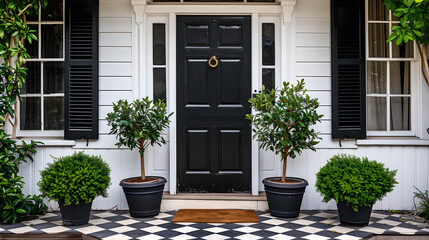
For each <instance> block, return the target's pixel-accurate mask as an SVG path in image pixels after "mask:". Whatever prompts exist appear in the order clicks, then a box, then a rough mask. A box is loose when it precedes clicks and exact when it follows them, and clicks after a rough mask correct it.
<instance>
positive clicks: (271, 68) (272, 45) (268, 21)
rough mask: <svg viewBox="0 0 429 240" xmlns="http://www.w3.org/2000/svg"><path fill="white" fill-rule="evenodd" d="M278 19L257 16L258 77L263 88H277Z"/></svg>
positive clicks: (278, 73) (278, 79) (278, 71)
mask: <svg viewBox="0 0 429 240" xmlns="http://www.w3.org/2000/svg"><path fill="white" fill-rule="evenodd" d="M280 26H281V24H280V19H279V18H278V17H276V16H260V17H259V41H260V42H259V61H258V64H259V77H258V79H260V84H262V85H263V86H264V87H265V89H267V90H272V89H276V88H279V87H280V86H279V81H280V69H279V67H280V50H279V44H280V34H279V33H280Z"/></svg>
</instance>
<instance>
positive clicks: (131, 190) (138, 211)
mask: <svg viewBox="0 0 429 240" xmlns="http://www.w3.org/2000/svg"><path fill="white" fill-rule="evenodd" d="M133 178H135V177H132V178H127V179H124V180H122V181H121V183H120V184H119V185H121V187H122V188H123V189H124V193H125V197H126V198H127V202H128V207H129V209H130V215H131V217H135V218H144V217H153V216H156V215H158V214H159V211H160V209H161V200H162V193H163V192H164V186H165V183H166V182H167V180H166V179H165V178H163V177H154V176H148V177H146V178H149V179H150V178H159V179H161V181H158V182H152V183H128V182H125V180H128V179H133Z"/></svg>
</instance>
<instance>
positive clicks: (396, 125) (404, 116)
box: [390, 97, 411, 131]
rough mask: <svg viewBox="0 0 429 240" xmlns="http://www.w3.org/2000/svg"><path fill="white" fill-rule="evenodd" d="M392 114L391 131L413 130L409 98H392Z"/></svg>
mask: <svg viewBox="0 0 429 240" xmlns="http://www.w3.org/2000/svg"><path fill="white" fill-rule="evenodd" d="M390 114H391V115H390V130H392V131H401V130H402V131H407V130H408V131H409V130H411V121H410V98H409V97H392V98H391V100H390Z"/></svg>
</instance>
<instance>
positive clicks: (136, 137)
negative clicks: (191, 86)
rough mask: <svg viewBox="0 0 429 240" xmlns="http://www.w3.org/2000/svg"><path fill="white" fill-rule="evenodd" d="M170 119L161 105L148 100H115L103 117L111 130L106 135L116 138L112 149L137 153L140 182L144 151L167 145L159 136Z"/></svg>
mask: <svg viewBox="0 0 429 240" xmlns="http://www.w3.org/2000/svg"><path fill="white" fill-rule="evenodd" d="M171 115H173V113H170V114H169V113H168V111H167V105H166V104H165V102H163V101H161V100H160V99H159V100H158V101H156V100H150V99H149V97H145V98H143V99H141V100H139V99H136V100H134V101H133V102H130V103H129V102H128V101H127V100H119V101H118V102H117V103H113V112H111V113H108V114H107V117H106V120H107V124H108V125H109V126H110V127H111V130H110V133H109V134H116V139H118V143H116V146H118V147H121V146H126V147H128V148H130V149H131V150H133V149H134V148H138V149H139V152H140V162H141V165H140V166H141V178H142V179H146V174H145V170H144V151H145V150H146V149H147V148H148V147H149V146H153V145H155V144H157V145H159V146H161V145H162V144H166V143H167V142H166V141H165V139H164V137H163V136H162V132H163V131H164V129H166V128H167V127H168V125H169V123H170V117H171Z"/></svg>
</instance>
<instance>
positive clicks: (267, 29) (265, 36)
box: [262, 23, 275, 66]
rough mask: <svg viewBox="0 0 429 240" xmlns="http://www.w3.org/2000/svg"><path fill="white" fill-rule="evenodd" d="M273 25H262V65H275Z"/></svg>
mask: <svg viewBox="0 0 429 240" xmlns="http://www.w3.org/2000/svg"><path fill="white" fill-rule="evenodd" d="M274 39H275V38H274V23H263V24H262V65H264V66H272V65H275V52H274V51H275V48H274Z"/></svg>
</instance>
